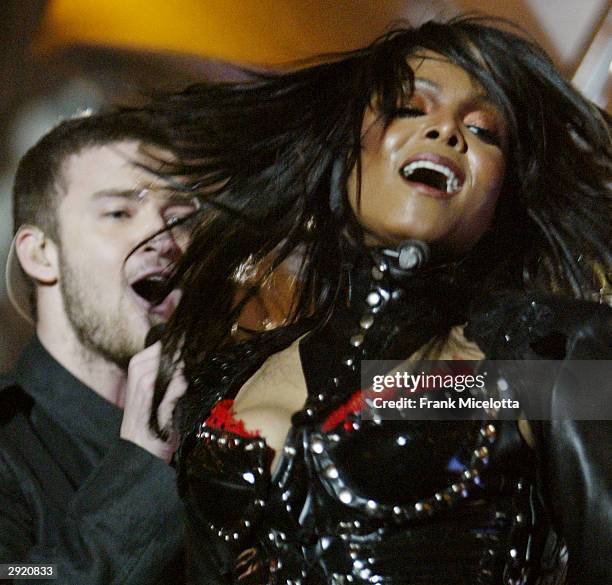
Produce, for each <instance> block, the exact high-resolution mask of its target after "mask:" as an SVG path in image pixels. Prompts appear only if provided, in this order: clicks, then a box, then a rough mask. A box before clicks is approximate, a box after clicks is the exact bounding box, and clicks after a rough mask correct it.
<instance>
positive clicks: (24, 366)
mask: <svg viewBox="0 0 612 585" xmlns="http://www.w3.org/2000/svg"><path fill="white" fill-rule="evenodd" d="M13 375H14V377H15V380H16V382H18V383H19V385H20V386H21V387H22V388H23V389H24V391H25V392H27V393H28V394H29V395H30V396H31V397H32V398H33V399H34V401H35V402H36V404H37V405H38V406H39V407H40V408H42V409H43V410H44V411H45V412H46V413H47V414H48V415H49V416H51V418H53V419H54V420H55V421H56V422H57V423H58V424H59V425H60V426H61V427H63V428H65V429H66V430H67V431H69V432H70V433H71V434H77V435H79V436H80V437H81V438H82V439H84V440H86V441H87V442H89V443H93V444H94V445H95V446H97V447H98V448H100V449H102V450H106V449H108V448H109V447H110V445H111V443H112V442H113V441H115V440H116V439H117V438H118V437H119V430H120V427H121V419H122V411H121V409H119V408H118V407H117V406H115V405H114V404H111V403H110V402H108V401H107V400H105V399H104V398H102V397H101V396H100V395H99V394H97V393H96V392H94V391H93V390H92V389H91V388H89V387H88V386H86V385H85V384H83V383H82V382H81V381H80V380H78V379H77V378H75V377H74V376H73V375H72V374H71V373H70V372H68V370H66V369H65V368H64V367H63V366H62V365H61V364H60V363H59V362H58V361H57V360H55V359H54V358H53V357H52V356H51V354H49V352H48V351H47V350H46V349H45V348H44V347H43V345H42V344H41V343H40V341H39V339H38V337H34V338H33V339H32V340H30V342H29V343H28V344H27V345H26V347H25V349H24V350H23V352H22V354H21V356H20V357H19V360H18V361H17V364H16V365H15V368H14V369H13Z"/></svg>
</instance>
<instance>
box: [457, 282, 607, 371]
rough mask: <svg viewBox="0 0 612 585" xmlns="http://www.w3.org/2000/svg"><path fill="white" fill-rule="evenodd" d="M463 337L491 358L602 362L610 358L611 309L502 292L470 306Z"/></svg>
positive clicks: (557, 299)
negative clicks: (589, 360)
mask: <svg viewBox="0 0 612 585" xmlns="http://www.w3.org/2000/svg"><path fill="white" fill-rule="evenodd" d="M464 332H465V335H466V338H467V339H468V340H470V341H473V342H475V343H476V344H477V345H478V346H479V347H480V348H481V349H482V350H483V351H484V353H485V355H487V357H489V358H491V359H530V358H532V359H542V358H545V359H563V358H566V357H570V356H569V355H568V354H569V353H572V354H573V355H572V356H571V357H573V359H604V358H606V357H607V358H610V357H611V355H610V354H611V353H612V352H611V350H610V347H612V308H611V307H609V306H608V305H605V304H602V303H596V302H591V301H585V300H578V299H572V298H568V297H561V296H555V295H545V294H540V293H526V292H520V291H507V292H504V293H497V294H492V295H489V296H486V297H483V298H481V299H479V300H478V301H477V302H475V303H473V304H472V306H471V307H470V310H469V316H468V323H467V326H466V327H465V330H464ZM581 351H582V352H583V353H581Z"/></svg>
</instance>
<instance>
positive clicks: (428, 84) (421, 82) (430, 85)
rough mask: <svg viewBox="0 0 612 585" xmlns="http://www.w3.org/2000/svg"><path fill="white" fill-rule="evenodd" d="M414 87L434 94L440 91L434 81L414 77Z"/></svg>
mask: <svg viewBox="0 0 612 585" xmlns="http://www.w3.org/2000/svg"><path fill="white" fill-rule="evenodd" d="M414 85H415V86H417V85H418V86H419V87H424V88H425V89H430V90H433V91H436V92H440V91H441V89H442V88H441V87H440V86H439V85H438V84H437V83H436V82H435V81H432V80H431V79H427V78H426V77H415V78H414Z"/></svg>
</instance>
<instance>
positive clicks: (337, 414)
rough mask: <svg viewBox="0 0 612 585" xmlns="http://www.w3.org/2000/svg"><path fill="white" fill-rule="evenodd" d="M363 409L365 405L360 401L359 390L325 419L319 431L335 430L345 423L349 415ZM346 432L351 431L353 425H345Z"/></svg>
mask: <svg viewBox="0 0 612 585" xmlns="http://www.w3.org/2000/svg"><path fill="white" fill-rule="evenodd" d="M364 408H365V403H364V402H363V400H362V399H361V390H357V391H356V392H355V393H354V394H353V395H352V396H351V397H350V398H349V399H348V400H347V401H346V402H345V403H344V404H343V405H342V406H339V407H338V408H336V410H334V411H333V412H332V413H331V414H330V415H329V416H328V417H327V418H326V419H325V422H324V423H323V425H322V426H321V430H322V431H323V432H325V433H326V432H328V431H331V430H332V429H334V428H336V427H337V426H338V425H339V424H340V423H341V422H345V421H346V418H347V417H348V415H349V414H356V413H358V412H360V411H362V410H363V409H364ZM344 428H345V429H346V430H347V431H352V430H353V425H351V424H350V423H349V424H345V427H344Z"/></svg>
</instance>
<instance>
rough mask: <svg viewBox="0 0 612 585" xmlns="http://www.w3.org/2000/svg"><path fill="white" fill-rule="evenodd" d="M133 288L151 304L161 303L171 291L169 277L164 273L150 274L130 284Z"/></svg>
mask: <svg viewBox="0 0 612 585" xmlns="http://www.w3.org/2000/svg"><path fill="white" fill-rule="evenodd" d="M130 286H131V287H132V290H133V291H134V292H135V293H136V294H137V295H138V296H139V297H140V298H141V299H144V300H145V301H146V302H147V303H148V304H149V305H151V306H155V305H159V304H160V303H161V302H162V301H163V300H164V299H165V298H166V297H167V296H168V294H169V293H170V290H169V289H168V277H167V276H166V275H164V274H160V273H157V274H149V275H148V276H144V277H143V278H140V279H139V280H136V281H134V282H132V283H131V285H130Z"/></svg>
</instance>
